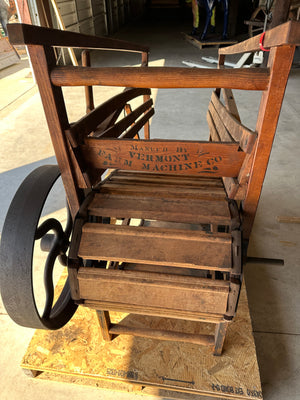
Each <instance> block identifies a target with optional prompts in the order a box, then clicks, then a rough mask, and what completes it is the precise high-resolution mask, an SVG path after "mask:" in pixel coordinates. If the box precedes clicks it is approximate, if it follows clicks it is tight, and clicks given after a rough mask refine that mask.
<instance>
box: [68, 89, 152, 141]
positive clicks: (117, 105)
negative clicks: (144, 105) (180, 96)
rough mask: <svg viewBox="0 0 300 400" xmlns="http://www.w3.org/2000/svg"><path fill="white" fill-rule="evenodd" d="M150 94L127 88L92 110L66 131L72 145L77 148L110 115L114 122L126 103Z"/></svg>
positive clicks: (141, 90)
mask: <svg viewBox="0 0 300 400" xmlns="http://www.w3.org/2000/svg"><path fill="white" fill-rule="evenodd" d="M150 93H151V92H150V90H149V89H138V88H137V89H130V88H128V89H126V90H124V91H123V92H122V93H119V94H117V95H116V96H114V97H112V98H110V99H109V100H107V101H106V102H104V103H103V104H101V105H100V106H98V107H97V108H95V109H94V110H92V111H91V112H90V113H89V114H87V115H85V116H84V117H82V118H81V119H80V120H79V121H77V122H76V123H74V124H72V125H71V126H70V127H69V129H68V130H67V133H68V135H69V137H70V139H71V141H72V143H73V145H74V146H77V145H78V144H79V143H81V142H82V141H83V139H84V138H85V137H86V136H87V135H88V134H90V133H91V132H92V131H95V130H96V129H97V128H98V129H99V125H100V124H101V123H103V122H104V121H106V120H107V118H109V117H111V116H112V115H113V117H112V118H113V119H114V120H116V119H117V118H118V116H119V114H120V112H121V110H122V109H123V107H124V106H125V104H126V103H127V102H128V101H130V100H132V99H134V98H136V97H138V96H142V95H145V94H150ZM119 110H120V111H119ZM114 122H115V121H110V123H114ZM106 129H107V128H106Z"/></svg>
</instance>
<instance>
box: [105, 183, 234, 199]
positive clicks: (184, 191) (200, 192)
mask: <svg viewBox="0 0 300 400" xmlns="http://www.w3.org/2000/svg"><path fill="white" fill-rule="evenodd" d="M101 193H107V194H113V193H114V194H120V195H122V194H126V195H128V194H132V195H133V196H136V198H137V199H140V198H141V196H143V197H149V196H151V197H153V198H157V197H158V198H160V199H161V198H162V197H163V198H174V199H184V198H185V199H203V200H225V198H226V193H225V191H224V189H223V188H220V187H215V188H209V187H199V188H193V187H187V188H185V187H183V188H181V187H180V185H177V186H175V185H173V186H170V185H164V184H162V185H160V186H157V187H153V186H150V185H147V184H144V185H143V184H139V185H120V184H115V183H114V182H110V181H107V182H105V184H104V185H102V186H101Z"/></svg>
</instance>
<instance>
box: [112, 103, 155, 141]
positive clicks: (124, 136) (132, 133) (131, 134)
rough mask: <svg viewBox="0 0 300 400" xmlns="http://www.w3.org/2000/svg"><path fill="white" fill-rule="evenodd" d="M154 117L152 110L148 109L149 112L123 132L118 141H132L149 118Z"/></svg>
mask: <svg viewBox="0 0 300 400" xmlns="http://www.w3.org/2000/svg"><path fill="white" fill-rule="evenodd" d="M153 115H154V108H150V110H149V111H147V112H146V113H144V115H143V117H142V118H140V119H139V120H138V121H136V122H135V124H134V126H132V127H131V128H130V129H128V131H127V132H124V133H123V134H122V135H121V136H120V139H132V138H134V137H135V136H136V135H138V133H139V131H140V130H141V129H142V128H143V127H144V126H145V124H146V123H147V122H148V121H149V119H150V118H151V117H153Z"/></svg>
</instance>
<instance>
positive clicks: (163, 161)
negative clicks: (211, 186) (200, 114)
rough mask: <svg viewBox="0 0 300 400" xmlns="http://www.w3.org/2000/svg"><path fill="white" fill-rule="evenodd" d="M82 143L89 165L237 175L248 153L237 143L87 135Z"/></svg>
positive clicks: (153, 170)
mask: <svg viewBox="0 0 300 400" xmlns="http://www.w3.org/2000/svg"><path fill="white" fill-rule="evenodd" d="M85 143H86V144H85V145H82V146H81V149H82V154H83V157H84V159H85V161H86V163H87V164H88V165H89V166H90V168H98V169H105V168H121V169H128V170H136V171H138V170H141V171H143V170H144V171H149V172H163V173H173V174H174V173H177V174H180V175H187V174H195V175H201V176H215V177H222V176H232V177H235V176H237V175H238V173H239V170H240V168H241V165H242V162H243V159H244V157H245V155H244V154H243V153H242V152H239V151H237V150H238V147H239V146H238V144H234V143H209V142H195V141H171V140H151V141H145V140H139V141H130V140H124V139H123V140H118V139H103V140H101V139H95V138H87V139H86V140H85Z"/></svg>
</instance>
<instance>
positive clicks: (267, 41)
mask: <svg viewBox="0 0 300 400" xmlns="http://www.w3.org/2000/svg"><path fill="white" fill-rule="evenodd" d="M260 36H261V35H257V36H255V37H253V38H250V39H248V40H245V41H244V42H241V43H238V44H235V45H233V46H229V47H223V48H221V49H219V54H239V53H245V52H249V51H258V50H260V47H259V40H260ZM283 45H294V46H299V45H300V23H299V21H288V22H286V23H285V24H283V25H280V26H277V27H275V28H273V29H270V30H268V31H266V34H265V37H264V47H265V48H269V47H274V46H283ZM220 87H221V86H220Z"/></svg>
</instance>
